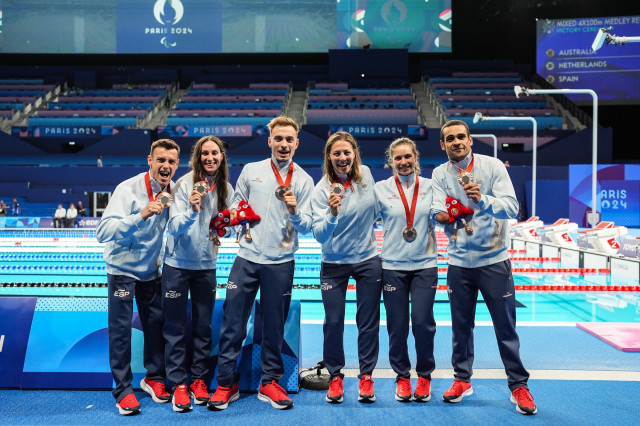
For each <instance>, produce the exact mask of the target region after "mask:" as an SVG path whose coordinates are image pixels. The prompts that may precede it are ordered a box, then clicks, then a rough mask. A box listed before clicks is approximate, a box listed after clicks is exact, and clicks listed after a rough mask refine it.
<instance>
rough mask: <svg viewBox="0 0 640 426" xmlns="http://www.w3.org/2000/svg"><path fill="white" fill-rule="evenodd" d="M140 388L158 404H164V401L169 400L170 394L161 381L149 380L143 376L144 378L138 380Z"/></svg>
mask: <svg viewBox="0 0 640 426" xmlns="http://www.w3.org/2000/svg"><path fill="white" fill-rule="evenodd" d="M140 389H142V390H143V391H145V392H146V393H148V394H149V395H151V399H153V400H154V401H155V402H157V403H158V404H164V403H165V402H169V401H170V400H171V394H169V392H167V388H166V387H165V385H164V383H163V382H158V381H156V380H150V379H148V378H146V377H145V378H144V379H142V380H140Z"/></svg>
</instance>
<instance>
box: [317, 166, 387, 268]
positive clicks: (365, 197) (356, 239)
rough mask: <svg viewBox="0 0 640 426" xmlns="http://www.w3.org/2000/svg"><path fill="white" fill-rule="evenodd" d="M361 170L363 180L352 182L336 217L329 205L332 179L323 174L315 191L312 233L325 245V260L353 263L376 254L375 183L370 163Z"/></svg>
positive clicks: (328, 261)
mask: <svg viewBox="0 0 640 426" xmlns="http://www.w3.org/2000/svg"><path fill="white" fill-rule="evenodd" d="M360 171H361V173H362V181H361V182H360V183H354V182H351V185H350V187H349V188H348V189H347V190H346V192H345V195H344V198H343V199H342V205H341V206H340V213H339V214H338V216H333V215H332V214H331V209H330V208H329V194H330V191H331V184H330V183H329V179H327V177H326V176H323V177H322V179H320V181H319V182H318V184H317V185H316V186H315V188H314V190H313V197H312V200H311V206H312V210H313V236H314V237H315V238H316V240H318V242H319V243H320V244H322V261H323V262H327V263H337V264H354V263H360V262H364V261H365V260H368V259H370V258H372V257H374V256H376V255H377V246H376V236H375V233H374V232H373V224H374V223H375V221H376V217H377V215H378V212H377V206H376V199H375V194H374V190H373V187H374V184H375V182H374V180H373V176H371V171H370V170H369V168H368V167H367V166H361V167H360Z"/></svg>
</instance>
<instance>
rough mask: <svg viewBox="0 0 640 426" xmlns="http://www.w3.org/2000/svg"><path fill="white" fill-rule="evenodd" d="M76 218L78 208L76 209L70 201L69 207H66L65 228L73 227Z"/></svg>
mask: <svg viewBox="0 0 640 426" xmlns="http://www.w3.org/2000/svg"><path fill="white" fill-rule="evenodd" d="M77 218H78V210H76V206H75V205H74V204H73V203H70V204H69V208H68V209H67V220H66V222H67V228H73V225H74V224H75V223H76V219H77Z"/></svg>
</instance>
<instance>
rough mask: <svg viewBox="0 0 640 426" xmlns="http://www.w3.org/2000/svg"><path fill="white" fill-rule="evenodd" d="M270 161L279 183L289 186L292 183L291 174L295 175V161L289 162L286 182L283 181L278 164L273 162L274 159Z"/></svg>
mask: <svg viewBox="0 0 640 426" xmlns="http://www.w3.org/2000/svg"><path fill="white" fill-rule="evenodd" d="M270 163H271V169H272V170H273V174H274V175H275V177H276V180H277V181H278V185H280V186H284V187H286V188H289V185H290V184H291V176H293V161H292V162H291V164H289V171H288V172H287V180H286V181H284V182H283V181H282V176H280V171H279V170H278V168H277V167H276V165H275V164H273V161H270Z"/></svg>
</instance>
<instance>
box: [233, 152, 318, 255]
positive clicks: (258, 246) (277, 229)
mask: <svg viewBox="0 0 640 426" xmlns="http://www.w3.org/2000/svg"><path fill="white" fill-rule="evenodd" d="M272 161H274V164H276V166H277V168H278V169H279V171H280V176H281V177H282V180H283V181H286V177H287V172H288V170H289V165H290V164H291V160H289V161H287V162H286V163H284V164H278V163H277V162H275V160H273V159H272V158H269V159H266V160H262V161H258V162H255V163H249V164H247V165H246V166H244V168H243V169H242V172H241V173H240V177H238V181H237V182H236V192H235V194H234V197H233V207H234V208H237V207H238V203H239V202H240V200H245V201H247V202H248V203H249V205H250V206H251V207H252V208H253V211H254V212H255V213H256V214H257V215H258V216H260V221H258V222H256V223H254V224H253V225H251V237H252V240H251V241H247V240H246V239H245V238H244V234H245V232H246V231H245V229H244V227H240V228H239V232H240V250H239V251H238V256H240V257H241V258H243V259H246V260H248V261H250V262H255V263H263V264H276V263H284V262H289V261H291V260H293V255H294V253H295V252H296V250H298V234H299V233H300V234H306V233H308V232H310V231H311V191H312V190H313V179H311V176H309V175H308V174H307V172H305V171H304V170H303V169H302V167H300V166H299V165H298V164H295V163H294V169H293V175H292V177H291V184H290V188H291V189H292V190H293V194H294V195H295V196H296V199H297V204H298V212H297V213H296V214H295V215H292V214H289V211H288V210H287V207H286V206H285V203H284V201H281V200H278V199H277V198H276V196H275V192H276V189H277V188H278V187H279V186H280V185H279V184H278V181H277V180H276V177H275V175H274V174H273V169H272V168H271V165H270V164H269V163H270V162H272Z"/></svg>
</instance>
